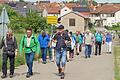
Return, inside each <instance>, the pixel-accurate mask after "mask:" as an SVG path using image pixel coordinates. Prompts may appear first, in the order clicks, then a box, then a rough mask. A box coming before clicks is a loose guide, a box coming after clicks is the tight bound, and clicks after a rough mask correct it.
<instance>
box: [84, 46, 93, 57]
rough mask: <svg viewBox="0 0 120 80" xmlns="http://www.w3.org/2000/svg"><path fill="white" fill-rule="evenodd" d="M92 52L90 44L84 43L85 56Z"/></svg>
mask: <svg viewBox="0 0 120 80" xmlns="http://www.w3.org/2000/svg"><path fill="white" fill-rule="evenodd" d="M91 52H92V46H91V45H85V57H90V55H91Z"/></svg>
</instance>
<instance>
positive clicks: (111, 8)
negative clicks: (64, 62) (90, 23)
mask: <svg viewBox="0 0 120 80" xmlns="http://www.w3.org/2000/svg"><path fill="white" fill-rule="evenodd" d="M119 10H120V4H105V5H103V6H101V7H98V8H97V9H96V12H97V13H102V14H109V13H115V12H117V11H119Z"/></svg>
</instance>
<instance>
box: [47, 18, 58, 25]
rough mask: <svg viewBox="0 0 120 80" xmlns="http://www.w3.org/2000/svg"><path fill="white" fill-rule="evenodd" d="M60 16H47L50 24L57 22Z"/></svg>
mask: <svg viewBox="0 0 120 80" xmlns="http://www.w3.org/2000/svg"><path fill="white" fill-rule="evenodd" d="M57 20H58V17H57V16H47V23H48V24H57Z"/></svg>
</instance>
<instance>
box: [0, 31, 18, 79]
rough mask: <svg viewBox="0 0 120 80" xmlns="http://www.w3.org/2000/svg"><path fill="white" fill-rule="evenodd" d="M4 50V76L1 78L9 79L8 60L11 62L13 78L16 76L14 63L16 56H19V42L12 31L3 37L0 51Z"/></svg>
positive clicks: (11, 75)
mask: <svg viewBox="0 0 120 80" xmlns="http://www.w3.org/2000/svg"><path fill="white" fill-rule="evenodd" d="M1 48H3V54H2V57H3V58H2V73H3V75H2V76H1V78H6V77H7V62H8V61H7V60H8V58H9V60H10V78H12V77H13V74H14V69H15V67H14V62H15V55H16V56H17V41H16V38H15V37H14V35H13V33H12V31H8V32H7V35H6V36H4V37H3V39H2V41H1V43H0V49H1Z"/></svg>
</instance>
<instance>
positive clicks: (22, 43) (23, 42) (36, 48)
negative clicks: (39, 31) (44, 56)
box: [20, 35, 40, 54]
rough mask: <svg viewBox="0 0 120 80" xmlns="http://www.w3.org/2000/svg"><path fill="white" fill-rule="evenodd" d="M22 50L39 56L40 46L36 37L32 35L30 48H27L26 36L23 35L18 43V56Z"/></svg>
mask: <svg viewBox="0 0 120 80" xmlns="http://www.w3.org/2000/svg"><path fill="white" fill-rule="evenodd" d="M23 48H24V52H25V53H26V54H27V53H31V52H34V53H37V54H39V52H40V46H39V42H38V39H37V38H36V36H34V35H32V36H31V41H30V46H29V47H28V46H27V35H24V36H23V37H22V39H21V41H20V54H22V49H23Z"/></svg>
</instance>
